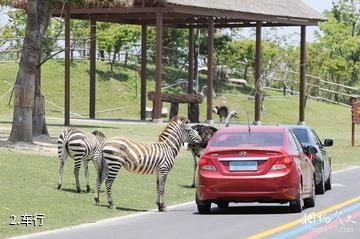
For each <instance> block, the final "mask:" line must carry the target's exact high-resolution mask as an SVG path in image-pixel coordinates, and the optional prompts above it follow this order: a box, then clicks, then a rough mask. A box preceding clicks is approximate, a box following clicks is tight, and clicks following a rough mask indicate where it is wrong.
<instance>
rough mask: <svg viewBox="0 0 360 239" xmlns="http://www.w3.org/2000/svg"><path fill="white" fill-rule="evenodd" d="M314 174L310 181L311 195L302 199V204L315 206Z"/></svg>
mask: <svg viewBox="0 0 360 239" xmlns="http://www.w3.org/2000/svg"><path fill="white" fill-rule="evenodd" d="M315 181H316V179H315V175H314V178H313V181H312V188H311V196H310V197H309V198H305V199H304V204H305V206H306V207H315V184H316V182H315Z"/></svg>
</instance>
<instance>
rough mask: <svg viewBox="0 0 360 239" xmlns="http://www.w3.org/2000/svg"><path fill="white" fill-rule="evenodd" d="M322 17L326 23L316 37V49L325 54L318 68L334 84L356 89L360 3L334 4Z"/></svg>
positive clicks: (352, 0)
mask: <svg viewBox="0 0 360 239" xmlns="http://www.w3.org/2000/svg"><path fill="white" fill-rule="evenodd" d="M325 15H326V17H327V18H328V21H327V22H324V23H322V24H321V25H320V32H319V33H318V34H317V38H318V39H319V45H318V49H319V51H320V52H324V53H325V55H324V57H323V59H321V60H320V62H318V64H319V65H318V67H319V68H321V69H322V72H323V77H325V78H329V79H330V80H331V81H333V82H337V83H342V84H348V85H355V84H357V83H358V82H359V78H360V44H359V42H360V1H359V0H335V1H333V8H332V9H331V10H330V11H327V12H325ZM322 54H323V53H322Z"/></svg>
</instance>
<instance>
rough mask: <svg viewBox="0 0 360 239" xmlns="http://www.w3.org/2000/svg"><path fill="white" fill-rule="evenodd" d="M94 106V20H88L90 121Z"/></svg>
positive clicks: (92, 116)
mask: <svg viewBox="0 0 360 239" xmlns="http://www.w3.org/2000/svg"><path fill="white" fill-rule="evenodd" d="M95 106H96V20H95V18H94V17H91V20H90V107H89V110H90V112H89V116H90V119H95Z"/></svg>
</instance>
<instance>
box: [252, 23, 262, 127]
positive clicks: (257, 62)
mask: <svg viewBox="0 0 360 239" xmlns="http://www.w3.org/2000/svg"><path fill="white" fill-rule="evenodd" d="M261 84H262V82H261V22H256V55H255V121H254V124H256V125H259V124H261V97H262V91H263V89H262V86H261Z"/></svg>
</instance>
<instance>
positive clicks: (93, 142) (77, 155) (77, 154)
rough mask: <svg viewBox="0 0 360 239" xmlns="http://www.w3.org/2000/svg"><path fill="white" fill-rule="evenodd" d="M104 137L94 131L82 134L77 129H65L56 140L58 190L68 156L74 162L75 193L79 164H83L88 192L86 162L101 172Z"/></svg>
mask: <svg viewBox="0 0 360 239" xmlns="http://www.w3.org/2000/svg"><path fill="white" fill-rule="evenodd" d="M105 139H106V137H105V135H104V134H103V133H102V132H100V131H98V130H95V131H93V132H92V133H84V132H82V131H80V130H78V129H74V128H66V129H64V131H63V132H62V133H61V134H60V136H59V138H58V157H59V181H58V190H61V186H62V178H63V175H64V164H65V160H66V159H67V157H68V156H70V157H71V158H72V159H74V161H75V165H74V176H75V183H76V189H77V192H78V193H80V192H81V190H80V182H79V171H80V167H81V162H82V161H83V162H84V169H85V177H86V191H87V192H90V182H89V169H88V162H89V160H92V161H93V162H94V165H95V168H96V170H101V148H102V145H103V144H104V142H105Z"/></svg>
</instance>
